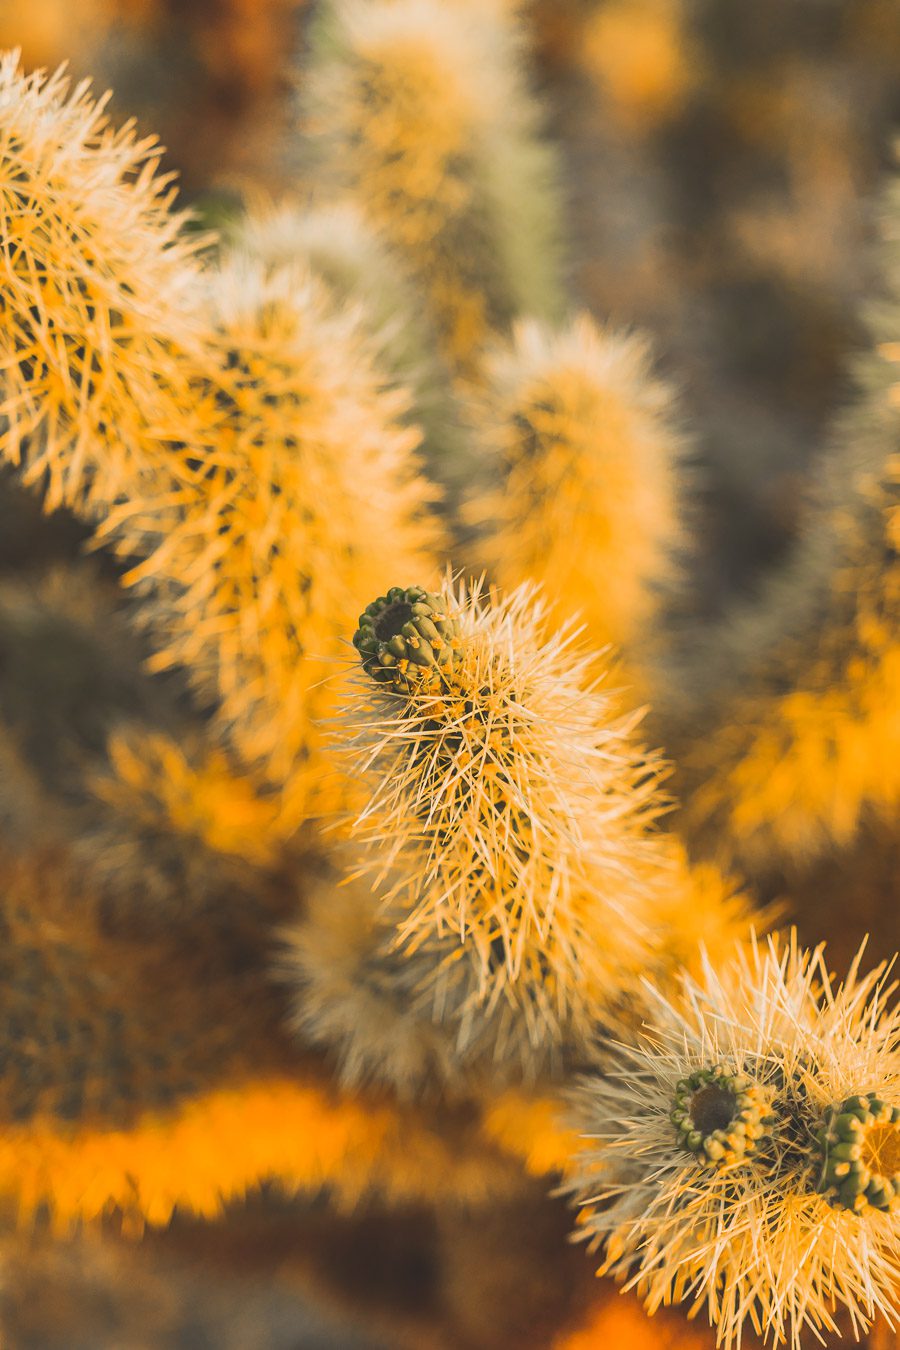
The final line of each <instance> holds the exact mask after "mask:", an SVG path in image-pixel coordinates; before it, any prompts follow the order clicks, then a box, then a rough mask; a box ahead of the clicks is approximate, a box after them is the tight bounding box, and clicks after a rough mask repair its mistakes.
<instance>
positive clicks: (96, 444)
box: [0, 53, 202, 513]
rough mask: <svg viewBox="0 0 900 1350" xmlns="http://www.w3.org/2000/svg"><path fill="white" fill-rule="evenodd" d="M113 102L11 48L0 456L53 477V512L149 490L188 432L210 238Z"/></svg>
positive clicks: (1, 92)
mask: <svg viewBox="0 0 900 1350" xmlns="http://www.w3.org/2000/svg"><path fill="white" fill-rule="evenodd" d="M104 102H105V100H101V101H100V102H99V103H96V102H94V101H93V100H92V99H91V98H90V97H89V95H88V86H87V84H86V83H83V84H80V85H78V86H77V88H76V89H75V90H74V91H73V92H72V93H71V94H70V92H69V86H68V81H67V80H65V79H64V78H63V77H62V75H61V74H57V75H54V76H51V77H49V78H48V77H46V76H44V75H41V74H36V75H31V76H27V77H26V76H24V75H23V74H21V73H20V71H19V69H18V61H17V54H16V53H12V54H9V55H6V56H4V58H3V61H2V65H0V258H2V261H3V273H4V283H3V285H4V303H3V307H2V311H0V364H2V368H3V393H2V399H0V451H2V454H3V455H5V456H6V457H7V458H8V459H11V460H12V461H13V462H15V463H19V462H21V463H22V464H23V466H24V469H25V472H26V475H27V477H28V479H29V481H31V482H39V481H41V480H42V479H44V480H45V489H44V490H45V494H46V502H47V506H48V508H52V507H54V506H57V505H59V503H61V502H65V503H67V504H70V505H75V506H79V507H82V508H84V509H86V510H87V511H89V512H91V513H93V512H94V511H96V510H97V509H98V508H99V509H102V508H103V507H104V506H105V505H106V504H107V503H109V502H110V501H115V500H116V498H117V497H118V495H119V494H120V493H122V492H124V491H128V490H130V489H132V488H133V487H134V485H135V483H136V482H137V481H141V483H142V487H143V489H144V491H145V492H146V491H147V490H149V483H150V482H154V481H155V478H156V472H157V469H158V458H159V454H160V450H161V449H162V447H163V445H164V443H165V440H166V438H167V437H171V436H172V435H175V434H177V435H183V434H184V432H185V429H186V428H185V414H186V411H187V409H188V408H189V407H190V403H189V401H186V400H185V397H184V390H185V384H186V377H185V374H184V371H183V369H182V368H181V366H180V363H179V355H180V353H181V352H182V351H183V350H184V349H185V348H189V349H193V348H194V346H195V339H196V329H195V326H194V325H192V323H191V318H190V316H191V314H192V311H193V309H194V306H193V304H192V300H191V293H192V290H193V288H194V286H195V283H196V268H195V267H194V266H193V265H192V260H191V255H192V254H193V253H195V252H196V249H197V245H198V242H202V241H198V240H197V239H196V237H195V239H194V240H193V241H192V242H189V237H187V236H185V234H184V232H183V230H182V226H183V223H184V217H183V216H180V215H178V214H176V213H174V212H173V211H172V210H171V205H172V198H173V190H172V188H171V183H170V180H169V179H168V178H164V177H159V176H158V175H157V174H156V173H155V170H156V163H157V159H158V155H159V150H158V148H157V146H156V144H155V142H154V141H153V140H152V139H149V140H143V141H138V140H137V139H136V137H135V135H134V132H133V129H132V128H131V127H129V126H126V127H124V128H123V129H122V130H121V131H118V132H115V131H113V130H112V129H111V128H110V127H109V126H108V124H107V120H106V117H105V116H104V112H103V104H104ZM101 447H102V449H101ZM162 477H163V480H164V481H165V480H167V478H168V475H167V474H166V473H165V471H163V475H162Z"/></svg>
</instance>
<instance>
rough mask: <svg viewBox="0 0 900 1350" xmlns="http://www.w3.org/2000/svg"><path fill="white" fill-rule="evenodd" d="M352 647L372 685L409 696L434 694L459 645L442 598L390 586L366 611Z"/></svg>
mask: <svg viewBox="0 0 900 1350" xmlns="http://www.w3.org/2000/svg"><path fill="white" fill-rule="evenodd" d="M353 645H354V647H355V648H356V650H357V651H358V652H359V654H360V658H361V660H362V664H363V669H364V670H365V671H366V672H367V673H368V674H369V675H371V676H372V678H373V679H374V680H377V681H378V683H379V684H382V685H384V686H385V687H386V688H391V689H393V690H395V691H396V692H397V693H400V694H410V693H414V692H425V693H427V692H435V693H436V692H437V691H438V690H440V689H441V688H442V687H443V686H444V685H445V684H446V682H447V679H448V677H449V676H450V674H451V673H452V669H453V663H454V660H455V658H456V653H457V652H458V651H459V648H460V645H461V644H460V639H459V634H458V630H457V626H456V623H455V621H454V620H453V618H452V617H451V616H450V613H449V607H448V604H447V602H446V601H445V600H444V598H443V597H442V596H440V595H432V594H431V593H430V592H428V591H426V590H423V589H422V587H421V586H407V587H403V586H392V587H391V588H390V590H389V591H388V592H387V594H386V595H383V596H381V597H380V598H379V599H378V600H373V601H372V603H371V604H369V605H366V608H365V609H364V610H363V612H362V614H361V615H360V616H359V627H358V628H357V630H356V632H355V633H354V635H353Z"/></svg>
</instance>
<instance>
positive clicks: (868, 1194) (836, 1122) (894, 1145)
mask: <svg viewBox="0 0 900 1350" xmlns="http://www.w3.org/2000/svg"><path fill="white" fill-rule="evenodd" d="M817 1140H818V1143H819V1146H820V1148H821V1150H822V1171H821V1174H820V1176H819V1178H818V1182H817V1185H816V1190H818V1191H820V1192H822V1194H823V1195H825V1197H826V1199H828V1200H829V1201H830V1202H831V1204H832V1205H834V1206H835V1207H836V1208H840V1209H850V1210H853V1212H854V1213H855V1214H861V1213H863V1212H864V1211H865V1210H866V1209H868V1208H869V1207H870V1206H871V1208H872V1209H881V1210H890V1209H893V1208H894V1207H895V1203H896V1197H897V1196H900V1107H897V1106H890V1105H889V1104H888V1103H887V1102H884V1101H882V1100H881V1098H880V1097H876V1096H875V1094H874V1093H873V1092H868V1093H861V1094H860V1095H859V1096H856V1097H848V1098H847V1099H846V1100H845V1101H843V1102H841V1104H840V1105H839V1106H831V1107H829V1108H828V1110H827V1111H826V1113H825V1120H824V1123H823V1125H822V1128H821V1130H820V1131H819V1133H818V1135H817Z"/></svg>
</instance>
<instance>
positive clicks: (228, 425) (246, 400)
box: [102, 256, 437, 824]
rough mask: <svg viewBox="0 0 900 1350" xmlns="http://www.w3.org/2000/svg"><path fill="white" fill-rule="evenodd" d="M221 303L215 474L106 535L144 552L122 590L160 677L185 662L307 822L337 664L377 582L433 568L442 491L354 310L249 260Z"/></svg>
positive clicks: (214, 306)
mask: <svg viewBox="0 0 900 1350" xmlns="http://www.w3.org/2000/svg"><path fill="white" fill-rule="evenodd" d="M210 304H211V311H212V312H211V314H210V332H209V336H208V347H209V353H210V358H211V363H212V364H211V368H210V370H209V373H208V374H207V375H206V376H205V378H200V373H199V372H198V376H197V378H196V379H195V383H194V395H195V397H196V398H197V399H198V400H200V401H201V402H202V403H205V405H206V407H207V410H208V413H209V417H208V423H207V426H206V428H205V430H204V433H203V438H202V440H201V442H200V444H191V443H188V444H187V445H186V446H185V447H184V448H183V449H182V450H181V451H180V455H181V457H182V459H184V458H185V457H187V458H191V457H193V459H194V460H196V461H199V462H201V463H205V464H206V465H207V466H208V467H207V468H206V470H205V472H204V473H202V474H201V475H198V476H196V477H195V481H194V482H193V484H192V485H191V487H190V489H188V488H186V489H185V490H184V491H183V492H182V494H181V496H180V498H179V499H178V500H177V501H176V502H175V503H174V504H173V507H172V509H171V511H170V512H168V513H166V512H160V513H159V517H158V518H157V519H155V520H154V519H153V518H152V517H151V518H150V519H148V517H147V515H146V513H145V512H144V511H142V509H141V503H140V500H139V499H138V500H134V501H130V502H129V503H127V504H123V505H122V506H120V507H119V508H118V509H117V510H116V511H115V512H113V513H112V515H111V516H110V518H109V520H108V521H107V522H106V523H105V524H104V526H103V527H102V536H103V537H106V536H107V535H111V536H112V539H113V542H114V544H115V547H116V550H117V551H119V552H121V553H123V554H125V555H126V556H132V555H134V554H138V555H141V554H143V555H145V556H146V561H145V562H143V563H141V564H139V565H138V566H137V567H135V568H133V569H132V570H131V571H130V572H129V573H128V574H127V576H126V581H127V582H129V583H130V584H132V585H135V586H137V587H138V588H139V589H140V590H141V591H142V593H143V594H145V595H146V596H147V601H148V603H147V606H146V610H145V613H146V618H147V623H148V625H149V626H151V628H152V631H153V632H154V635H155V636H156V640H157V642H158V643H159V648H160V649H159V651H158V653H157V655H156V656H155V658H154V660H153V668H155V669H163V668H166V667H168V666H172V665H175V664H176V663H177V664H180V665H183V666H185V667H186V668H187V669H188V670H189V671H190V672H191V676H192V679H193V680H194V681H195V682H196V684H197V685H198V687H199V688H200V689H201V690H202V691H203V692H205V693H209V694H211V695H213V696H214V697H215V698H216V699H217V700H218V705H219V710H218V718H219V720H220V723H221V724H222V725H223V727H224V729H225V730H226V732H227V734H228V736H229V739H230V740H231V741H232V743H233V744H234V745H235V747H236V748H237V750H238V752H239V753H240V754H241V756H242V757H243V758H244V759H245V761H247V762H248V763H250V764H254V765H259V766H260V768H261V769H262V771H263V772H264V774H265V775H266V776H267V777H268V778H269V779H270V780H271V781H272V782H273V783H275V784H277V785H279V786H280V787H282V788H283V794H284V796H283V805H284V811H285V819H286V822H287V823H288V824H291V823H293V824H296V823H297V822H298V821H300V820H302V819H303V818H304V816H305V815H307V814H308V813H309V811H310V810H311V807H312V802H314V801H315V800H316V794H317V792H318V791H319V788H320V783H319V782H318V781H317V779H316V771H317V769H318V770H320V769H321V764H320V763H319V762H318V761H317V759H316V753H315V752H316V746H317V744H318V733H317V731H316V720H317V718H318V717H321V716H322V715H323V714H324V713H325V712H326V711H327V709H328V707H329V701H330V691H329V687H328V685H327V682H326V677H327V676H328V674H329V673H330V672H329V669H328V665H327V661H328V660H329V659H333V658H334V656H335V655H336V654H337V652H338V651H339V650H340V647H339V644H340V642H341V640H342V635H343V633H344V632H345V631H346V628H347V626H348V624H349V621H350V615H351V614H352V611H353V608H354V605H353V600H354V596H355V594H356V593H358V590H359V588H360V586H361V585H362V584H364V583H363V579H365V581H366V582H368V583H371V582H372V581H373V580H374V579H375V577H376V576H379V575H380V576H382V577H385V579H386V577H387V568H388V567H390V566H392V565H393V563H394V561H395V560H396V558H397V556H398V555H405V556H406V557H407V558H409V559H410V560H411V561H410V563H409V564H408V565H410V566H415V565H416V560H418V563H419V564H420V565H421V564H423V563H424V565H425V566H426V567H427V566H428V565H429V563H430V558H429V554H428V549H429V545H430V544H432V543H433V542H435V541H436V538H437V532H436V529H435V527H434V526H433V525H432V524H431V522H430V517H429V515H428V511H427V507H428V503H429V499H430V495H431V494H430V491H429V489H428V488H427V486H426V484H425V483H424V481H423V480H422V479H421V478H420V477H419V476H418V474H417V469H416V462H415V460H414V459H413V458H412V452H413V450H414V448H415V446H416V444H417V442H418V433H417V431H416V430H415V429H414V428H405V427H403V426H401V425H400V424H399V421H397V420H395V419H396V418H397V417H398V416H399V414H401V413H402V411H403V409H404V398H405V396H404V395H403V394H401V393H399V392H397V391H384V390H382V389H381V388H380V382H379V376H378V374H377V372H376V371H375V369H374V368H373V367H372V365H371V363H370V362H369V360H368V358H367V349H366V342H365V338H364V336H363V335H362V334H361V333H360V332H359V330H358V329H357V327H356V325H355V322H354V318H353V315H352V314H351V315H342V316H339V315H337V314H334V313H332V312H329V309H328V306H327V303H326V300H325V298H324V296H323V295H322V293H321V290H320V288H319V287H318V286H317V285H316V284H315V282H314V281H313V280H312V279H311V278H310V277H308V276H306V275H305V274H304V273H302V272H297V271H293V270H290V269H289V270H283V271H279V272H269V271H267V270H266V269H264V268H263V267H262V265H261V264H259V263H257V262H255V261H253V260H250V259H247V258H242V257H240V256H238V257H236V258H234V259H232V260H229V262H228V263H226V264H224V265H223V267H222V269H221V270H220V271H219V273H218V274H217V275H216V277H215V280H214V282H213V283H212V284H211V296H210ZM338 502H339V503H340V506H339V509H336V503H338ZM373 512H374V513H375V514H376V515H377V516H378V518H379V521H380V528H379V530H377V531H373V530H372V529H371V527H370V522H371V520H372V514H373ZM367 541H369V542H367ZM357 569H359V570H357ZM160 639H162V641H160Z"/></svg>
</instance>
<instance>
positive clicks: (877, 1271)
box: [568, 943, 900, 1346]
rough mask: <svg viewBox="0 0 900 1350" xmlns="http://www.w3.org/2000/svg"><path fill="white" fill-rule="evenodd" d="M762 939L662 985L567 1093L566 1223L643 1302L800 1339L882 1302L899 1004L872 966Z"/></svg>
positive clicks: (875, 1309)
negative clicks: (839, 1315) (638, 1033)
mask: <svg viewBox="0 0 900 1350" xmlns="http://www.w3.org/2000/svg"><path fill="white" fill-rule="evenodd" d="M859 961H860V958H859V957H858V958H857V960H856V962H855V963H854V966H853V969H852V970H851V972H850V974H849V976H848V978H847V980H846V981H845V982H844V983H843V984H842V985H839V986H838V985H835V983H834V982H833V980H832V978H831V976H830V975H829V973H828V970H827V967H826V965H825V961H824V957H823V953H822V949H821V948H818V949H817V950H816V951H815V952H813V953H811V954H810V953H806V952H802V951H799V950H798V949H797V948H796V947H795V946H794V945H793V944H791V945H788V946H784V947H779V946H778V945H777V944H775V943H770V945H769V946H768V947H766V948H762V947H757V948H756V949H755V950H753V951H751V952H750V953H749V954H746V953H745V954H743V955H741V956H740V957H739V958H738V959H736V961H735V962H734V963H732V964H731V965H730V966H728V965H726V966H725V967H724V968H722V969H720V970H719V971H718V972H716V971H714V970H713V969H712V967H711V966H707V969H706V971H705V974H704V976H703V978H702V979H700V980H699V981H694V980H692V979H690V978H689V977H685V979H684V982H683V988H682V991H681V994H680V996H678V997H675V998H673V999H672V1000H671V1001H668V1000H666V999H663V998H661V997H660V998H659V999H658V1001H657V1005H656V1009H655V1011H654V1013H653V1014H652V1016H651V1018H649V1019H648V1026H647V1030H646V1034H645V1037H644V1039H643V1040H642V1042H641V1043H639V1044H635V1045H633V1046H631V1047H628V1048H623V1050H622V1052H621V1056H620V1058H619V1059H618V1061H617V1062H616V1063H614V1064H611V1065H610V1066H608V1067H607V1068H606V1069H605V1070H604V1074H603V1076H602V1077H596V1078H590V1079H585V1080H584V1081H583V1083H582V1085H581V1087H580V1089H579V1090H578V1092H577V1095H576V1098H575V1123H576V1124H577V1127H578V1128H580V1130H581V1131H582V1133H583V1136H584V1143H583V1145H582V1149H581V1151H580V1152H579V1153H577V1154H576V1155H575V1156H574V1157H573V1159H572V1162H571V1167H570V1177H569V1181H568V1188H569V1189H570V1190H571V1191H573V1192H574V1193H575V1194H576V1195H577V1196H578V1198H579V1200H580V1201H581V1203H582V1205H583V1209H582V1212H581V1216H580V1219H581V1223H580V1228H579V1236H581V1237H583V1238H585V1239H587V1240H588V1241H589V1242H591V1244H592V1245H594V1246H596V1245H601V1246H602V1248H603V1251H604V1263H603V1266H602V1270H603V1271H611V1272H613V1273H614V1274H615V1275H616V1276H617V1277H618V1278H620V1279H622V1280H625V1281H626V1282H627V1285H626V1287H632V1286H633V1287H636V1288H637V1289H638V1290H639V1292H641V1293H642V1294H643V1296H644V1298H645V1300H646V1302H647V1306H648V1308H649V1310H650V1311H651V1312H652V1311H653V1310H655V1309H656V1308H658V1307H659V1306H660V1305H661V1304H663V1303H668V1302H670V1301H672V1300H678V1299H690V1300H692V1301H693V1303H694V1304H695V1305H698V1306H699V1305H703V1304H705V1305H707V1307H708V1310H709V1315H710V1319H711V1321H713V1322H714V1323H715V1324H716V1325H717V1327H718V1334H719V1339H720V1341H721V1342H722V1343H724V1344H725V1345H726V1346H730V1345H731V1344H733V1343H735V1342H739V1340H740V1333H741V1326H742V1323H743V1322H744V1321H745V1320H748V1321H750V1322H751V1323H752V1325H753V1326H754V1328H755V1329H756V1330H757V1331H759V1332H761V1333H762V1334H763V1335H766V1336H768V1335H771V1336H772V1338H773V1339H774V1340H775V1341H782V1340H789V1341H790V1343H791V1345H793V1346H797V1345H798V1344H799V1338H800V1334H801V1332H802V1330H803V1328H804V1327H807V1326H808V1327H810V1328H811V1329H813V1330H814V1331H816V1332H821V1331H823V1330H829V1331H833V1330H835V1329H836V1326H835V1321H834V1312H835V1307H836V1305H843V1306H844V1307H845V1308H846V1309H848V1310H849V1314H850V1317H851V1320H852V1324H853V1326H854V1328H855V1329H856V1330H857V1331H858V1330H859V1329H860V1328H865V1327H866V1326H867V1325H868V1324H869V1322H870V1321H871V1319H872V1318H873V1317H874V1316H875V1315H876V1313H879V1312H880V1313H883V1314H885V1315H886V1316H887V1317H888V1319H890V1318H891V1317H892V1316H893V1315H894V1313H895V1311H896V1294H895V1282H896V1270H897V1261H898V1256H900V1209H898V1208H897V1205H898V1201H897V1198H896V1197H897V1196H900V1127H898V1125H897V1123H896V1122H897V1120H898V1119H900V1113H898V1112H897V1111H896V1110H895V1105H898V1104H900V1053H898V1045H900V1013H898V1011H897V1010H896V1009H893V1010H892V1009H890V1008H889V1006H888V997H889V995H890V993H891V992H892V990H893V986H892V985H888V984H887V972H886V970H885V968H884V967H878V968H877V969H876V970H874V971H872V972H871V973H870V974H868V975H866V976H862V975H860V974H859Z"/></svg>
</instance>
